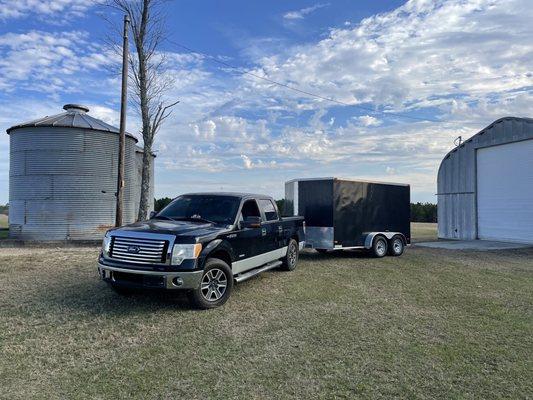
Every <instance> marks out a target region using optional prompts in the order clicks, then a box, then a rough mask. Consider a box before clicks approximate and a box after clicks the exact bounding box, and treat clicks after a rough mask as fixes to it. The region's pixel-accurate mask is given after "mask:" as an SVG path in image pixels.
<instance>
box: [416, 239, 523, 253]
mask: <svg viewBox="0 0 533 400" xmlns="http://www.w3.org/2000/svg"><path fill="white" fill-rule="evenodd" d="M413 246H421V247H431V248H434V249H446V250H475V251H487V250H512V249H524V248H527V247H532V246H533V245H531V244H524V243H508V242H496V241H493V240H438V241H436V242H422V243H416V244H414V245H413Z"/></svg>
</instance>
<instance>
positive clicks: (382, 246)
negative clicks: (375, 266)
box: [372, 236, 388, 258]
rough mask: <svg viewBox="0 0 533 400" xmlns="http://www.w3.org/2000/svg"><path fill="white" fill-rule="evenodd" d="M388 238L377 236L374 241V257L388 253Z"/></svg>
mask: <svg viewBox="0 0 533 400" xmlns="http://www.w3.org/2000/svg"><path fill="white" fill-rule="evenodd" d="M387 249H388V245H387V240H386V239H385V238H384V237H383V236H376V237H375V238H374V242H373V243H372V253H373V254H374V257H376V258H381V257H385V256H386V255H387Z"/></svg>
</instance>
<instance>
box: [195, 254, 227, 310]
mask: <svg viewBox="0 0 533 400" xmlns="http://www.w3.org/2000/svg"><path fill="white" fill-rule="evenodd" d="M222 289H223V290H222ZM232 290H233V274H232V272H231V268H230V267H229V265H228V264H226V263H225V262H224V261H222V260H219V259H218V258H210V259H208V260H207V261H206V263H205V267H204V273H203V274H202V280H201V282H200V286H199V287H198V288H197V289H194V290H191V291H189V292H188V293H187V295H188V297H189V301H190V302H191V303H192V305H193V306H195V307H196V308H201V309H203V310H206V309H209V308H215V307H220V306H221V305H223V304H224V303H225V302H226V301H228V299H229V297H230V295H231V291H232Z"/></svg>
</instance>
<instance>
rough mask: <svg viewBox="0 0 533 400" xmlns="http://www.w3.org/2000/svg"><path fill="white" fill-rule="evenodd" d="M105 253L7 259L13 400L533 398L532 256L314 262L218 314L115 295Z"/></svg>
mask: <svg viewBox="0 0 533 400" xmlns="http://www.w3.org/2000/svg"><path fill="white" fill-rule="evenodd" d="M417 231H418V228H416V227H415V229H414V235H413V236H414V237H415V239H416V237H417ZM422 231H423V230H422ZM425 235H426V236H427V232H426V233H425ZM433 235H434V233H433ZM97 253H98V249H96V248H88V249H28V248H22V249H0V284H1V286H0V383H1V387H0V398H5V399H29V398H42V399H89V398H91V399H92V398H97V399H104V398H105V399H111V398H129V399H131V398H154V399H180V398H182V399H189V398H190V399H207V398H219V399H225V398H239V399H287V398H304V399H315V398H321V399H332V398H372V399H374V398H384V399H388V398H410V399H414V398H425V399H434V398H442V399H450V398H454V399H458V398H466V399H469V398H470V399H473V398H477V399H502V398H513V399H520V398H524V399H525V398H531V397H532V395H533V383H532V382H533V364H532V360H533V352H532V349H533V250H531V249H526V250H514V251H497V252H452V251H445V250H433V249H426V248H416V247H411V248H409V249H408V250H407V252H406V254H405V255H403V256H402V257H400V258H390V257H388V258H385V259H372V258H369V257H367V256H364V255H360V254H355V253H339V254H333V255H319V254H316V253H311V252H309V253H307V254H303V255H302V257H301V262H300V264H299V267H298V269H297V270H296V271H294V272H292V273H287V272H279V271H272V272H268V273H265V274H263V275H261V276H259V277H257V278H255V279H252V280H250V281H247V282H244V283H242V284H240V285H237V286H236V290H235V291H234V294H233V297H232V298H231V299H230V301H229V302H228V303H227V304H226V305H225V306H224V307H223V308H220V309H216V310H210V311H196V310H192V309H190V308H189V306H188V304H187V302H186V301H185V299H184V298H183V296H181V295H177V296H176V295H151V296H150V295H145V294H139V295H136V296H133V297H129V298H123V297H120V296H118V295H116V294H115V293H114V292H112V291H111V290H109V289H108V288H107V287H106V286H105V284H103V283H102V282H100V281H99V280H98V279H97V274H96V269H95V259H96V256H97Z"/></svg>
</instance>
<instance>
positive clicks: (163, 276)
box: [98, 263, 203, 289]
mask: <svg viewBox="0 0 533 400" xmlns="http://www.w3.org/2000/svg"><path fill="white" fill-rule="evenodd" d="M98 274H99V275H100V278H101V279H102V280H104V281H106V282H110V283H113V284H118V285H121V286H129V287H138V288H151V289H153V288H156V289H157V288H159V289H197V288H198V287H199V286H200V282H201V281H202V274H203V271H202V270H199V271H183V272H175V271H172V272H163V271H146V270H138V269H129V268H120V267H111V266H108V265H104V264H102V263H98Z"/></svg>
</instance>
